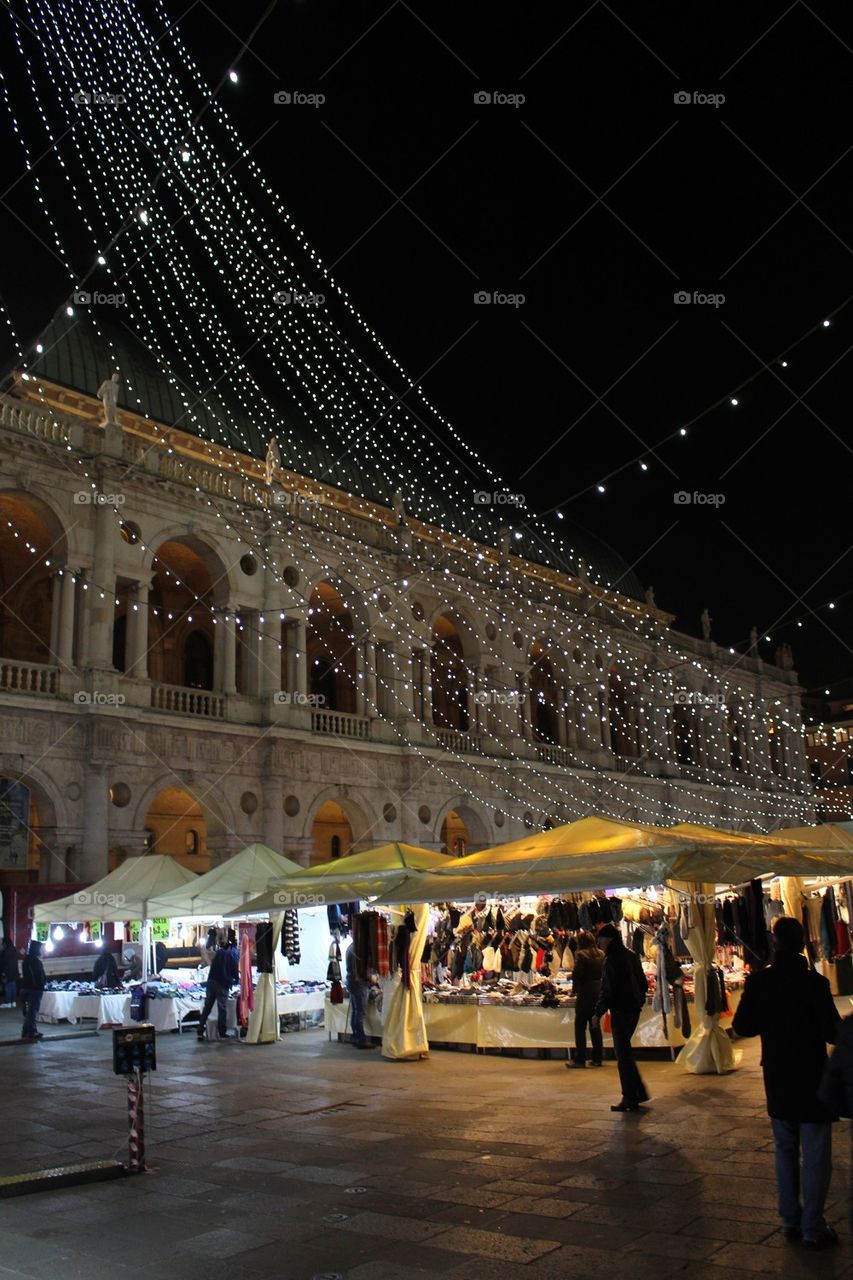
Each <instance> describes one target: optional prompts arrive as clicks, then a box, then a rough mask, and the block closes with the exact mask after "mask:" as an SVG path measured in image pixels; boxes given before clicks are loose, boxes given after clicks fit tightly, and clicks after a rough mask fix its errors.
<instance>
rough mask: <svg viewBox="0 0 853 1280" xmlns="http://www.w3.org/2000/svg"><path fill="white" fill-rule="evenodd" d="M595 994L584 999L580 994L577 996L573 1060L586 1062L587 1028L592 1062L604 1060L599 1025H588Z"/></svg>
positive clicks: (602, 1041)
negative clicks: (590, 1043)
mask: <svg viewBox="0 0 853 1280" xmlns="http://www.w3.org/2000/svg"><path fill="white" fill-rule="evenodd" d="M597 994H598V993H596V995H595V996H592V997H590V999H588V1000H587V999H584V997H583V996H582V995H581V996H578V1002H577V1004H576V1005H575V1062H586V1033H587V1030H588V1031H589V1038H590V1040H591V1042H592V1060H593V1062H603V1060H604V1036H603V1035H602V1034H601V1027H600V1026H599V1027H591V1026H590V1025H589V1021H590V1018H591V1017H592V1012H593V1009H594V1008H595V1001H596V999H597Z"/></svg>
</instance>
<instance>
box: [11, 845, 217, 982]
mask: <svg viewBox="0 0 853 1280" xmlns="http://www.w3.org/2000/svg"><path fill="white" fill-rule="evenodd" d="M195 878H196V877H195V875H194V873H193V872H192V871H188V870H187V869H186V867H182V866H181V864H180V863H179V862H175V860H174V858H170V857H169V856H168V854H165V853H148V854H143V855H141V856H140V857H136V858H128V859H126V861H124V862H122V863H121V865H120V866H118V867H116V869H115V871H111V872H110V873H109V874H108V875H106V876H104V877H103V879H102V880H97V881H96V882H95V883H94V884H90V885H88V886H87V887H86V888H85V889H78V890H77V892H76V893H71V894H68V895H67V897H65V898H57V899H56V900H55V901H53V902H43V903H40V904H39V905H38V906H37V907H34V908H33V919H34V920H35V922H36V924H69V923H71V922H72V921H75V920H101V921H103V922H105V923H107V922H110V921H112V922H113V923H120V922H121V921H123V920H141V921H142V975H143V977H147V975H148V965H149V961H150V954H149V953H150V925H149V921H150V920H151V919H152V918H153V917H154V916H156V915H157V914H158V912H157V911H155V910H153V909H152V904H153V900H154V899H155V898H157V897H158V896H159V895H162V894H165V893H168V892H170V891H171V890H172V889H176V888H179V887H180V886H181V885H186V884H188V883H190V882H191V881H193V880H195Z"/></svg>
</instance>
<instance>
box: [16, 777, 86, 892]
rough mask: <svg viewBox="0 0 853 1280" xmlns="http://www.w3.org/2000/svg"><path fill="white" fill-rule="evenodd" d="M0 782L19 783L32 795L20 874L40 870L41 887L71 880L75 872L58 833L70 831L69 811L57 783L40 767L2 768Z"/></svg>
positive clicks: (30, 796)
mask: <svg viewBox="0 0 853 1280" xmlns="http://www.w3.org/2000/svg"><path fill="white" fill-rule="evenodd" d="M0 779H3V780H6V779H8V780H9V781H10V782H14V783H18V784H20V785H21V786H23V787H26V789H27V790H28V792H29V814H28V817H27V827H28V829H29V838H28V840H27V849H26V853H27V860H26V864H25V865H24V866H22V867H21V868H20V871H22V872H27V871H33V870H37V871H38V873H39V880H40V881H41V882H42V883H45V882H50V881H54V880H55V881H59V882H63V881H68V880H71V879H72V878H73V873H72V868H71V867H70V866H69V863H68V859H66V857H65V851H64V850H60V849H59V847H58V835H59V833H60V832H64V831H67V829H68V825H69V823H68V810H67V805H66V802H65V800H64V798H63V796H62V795H61V794H60V792H59V791H58V789H57V787H56V785H55V784H54V782H53V781H52V780H51V779H50V778H49V777H48V775H47V774H46V773H45V772H44V770H42V769H40V768H38V766H26V767H24V768H23V769H14V768H0ZM17 870H18V869H17V868H16V869H15V871H17Z"/></svg>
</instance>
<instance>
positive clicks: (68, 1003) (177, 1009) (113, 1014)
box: [39, 991, 325, 1031]
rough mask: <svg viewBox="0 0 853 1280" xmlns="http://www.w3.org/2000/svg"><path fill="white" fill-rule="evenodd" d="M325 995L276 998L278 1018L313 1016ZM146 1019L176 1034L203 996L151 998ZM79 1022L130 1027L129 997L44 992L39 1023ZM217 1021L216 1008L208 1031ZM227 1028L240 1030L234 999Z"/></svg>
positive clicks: (306, 993) (197, 1010) (197, 1009)
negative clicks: (300, 1015) (290, 1014)
mask: <svg viewBox="0 0 853 1280" xmlns="http://www.w3.org/2000/svg"><path fill="white" fill-rule="evenodd" d="M324 1002H325V992H324V991H304V992H299V993H296V994H294V995H284V994H281V995H277V996H276V1008H277V1009H278V1012H279V1014H284V1013H311V1012H314V1011H316V1010H318V1009H322V1008H323V1005H324ZM147 1005H148V1013H147V1018H148V1021H149V1022H150V1023H152V1024H153V1026H154V1027H155V1029H156V1030H157V1031H176V1030H177V1029H178V1027H179V1025H180V1024H181V1023H182V1022H183V1021H184V1019H185V1018H186V1017H187V1015H188V1014H190V1013H196V1014H200V1013H201V1011H202V1007H203V1006H204V996H190V995H186V996H164V997H163V998H161V999H159V1000H158V999H155V998H153V997H150V998H149V999H148V1002H147ZM80 1018H93V1019H95V1021H96V1022H97V1024H98V1026H99V1027H102V1026H105V1025H107V1024H108V1023H118V1024H119V1025H120V1026H121V1025H125V1026H126V1025H129V1024H131V1017H130V996H129V995H101V996H92V995H86V996H81V995H78V994H77V992H75V991H45V993H44V995H43V996H42V1002H41V1009H40V1010H39V1022H60V1021H67V1022H71V1023H75V1022H77V1021H78V1020H79V1019H80ZM216 1021H217V1013H216V1005H214V1006H213V1012H212V1013H211V1015H210V1018H209V1019H208V1027H210V1026H211V1025H213V1026H215V1025H216ZM225 1021H226V1025H227V1026H228V1029H229V1030H230V1031H233V1030H234V1028H235V1027H236V1026H237V1000H236V998H235V997H232V998H231V999H230V1000H229V1001H228V1006H227V1010H226V1018H225Z"/></svg>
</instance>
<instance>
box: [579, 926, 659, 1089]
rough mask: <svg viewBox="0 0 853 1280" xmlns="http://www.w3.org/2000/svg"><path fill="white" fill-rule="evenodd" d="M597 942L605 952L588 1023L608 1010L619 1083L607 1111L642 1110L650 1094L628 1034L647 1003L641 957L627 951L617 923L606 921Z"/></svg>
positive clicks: (594, 1024) (595, 1026)
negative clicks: (598, 989) (619, 1093)
mask: <svg viewBox="0 0 853 1280" xmlns="http://www.w3.org/2000/svg"><path fill="white" fill-rule="evenodd" d="M598 944H599V946H600V947H602V948H603V949H604V952H605V958H604V970H603V972H602V975H601V992H600V994H599V997H598V1000H597V1001H596V1004H595V1011H594V1013H593V1016H592V1018H591V1020H590V1024H589V1025H590V1026H591V1027H592V1028H593V1029H594V1030H597V1029H598V1027H599V1025H600V1022H601V1018H602V1017H603V1015H604V1014H605V1013H606V1012H607V1011H608V1010H609V1011H610V1026H611V1033H612V1035H613V1049H614V1052H615V1054H616V1065H617V1067H618V1068H619V1080H620V1083H621V1085H622V1098H621V1101H619V1102H617V1103H614V1104H613V1106H612V1107H611V1108H610V1110H611V1111H642V1109H643V1107H642V1104H643V1103H644V1102H648V1100H649V1095H648V1091H647V1089H646V1086H645V1085H644V1084H643V1080H642V1077H641V1075H640V1073H639V1071H638V1070H637V1064H636V1062H635V1061H634V1053H633V1050H632V1048H631V1037H632V1036H633V1034H634V1032H635V1031H636V1030H637V1023H638V1022H639V1021H640V1012H641V1010H642V1008H643V1005H644V1004H645V1003H646V995H647V994H648V990H649V984H648V980H647V978H646V975H645V974H644V973H643V966H642V964H641V963H640V957H639V956H638V955H636V953H635V952H633V951H629V950H628V948H627V947H626V946H625V944H624V942H623V941H622V934H621V933H620V932H619V929H618V927H617V926H616V925H614V924H606V925H604V927H603V928H602V929H599V931H598Z"/></svg>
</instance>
